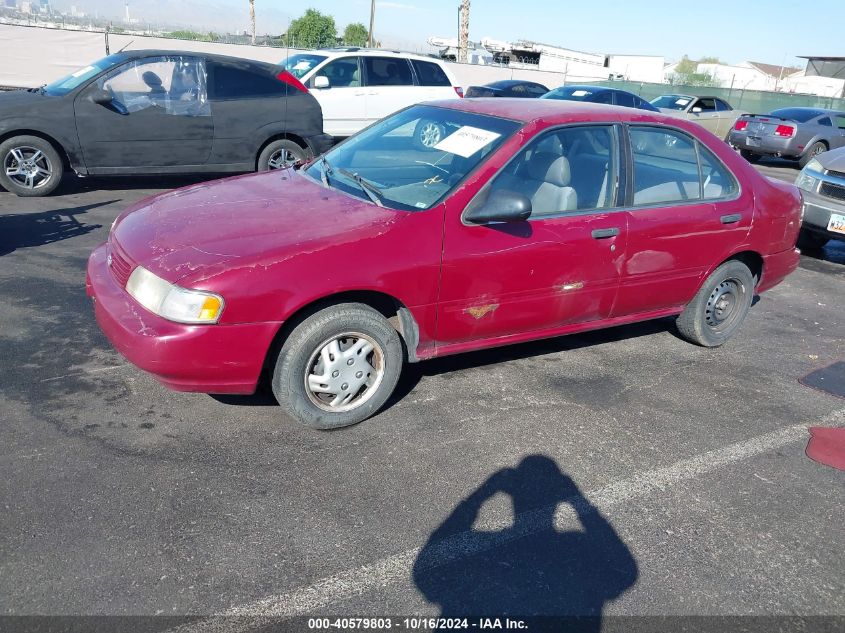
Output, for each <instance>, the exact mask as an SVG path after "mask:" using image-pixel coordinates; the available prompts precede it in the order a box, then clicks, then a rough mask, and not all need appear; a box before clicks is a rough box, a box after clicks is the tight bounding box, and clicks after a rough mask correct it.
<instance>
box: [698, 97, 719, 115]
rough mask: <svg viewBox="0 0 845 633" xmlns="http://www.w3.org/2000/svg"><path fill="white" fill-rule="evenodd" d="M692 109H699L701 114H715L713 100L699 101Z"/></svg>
mask: <svg viewBox="0 0 845 633" xmlns="http://www.w3.org/2000/svg"><path fill="white" fill-rule="evenodd" d="M693 107H695V108H701V111H702V112H715V111H716V103H715V101H714V100H713V99H699V100H698V102H697V103H696V104H695V106H693Z"/></svg>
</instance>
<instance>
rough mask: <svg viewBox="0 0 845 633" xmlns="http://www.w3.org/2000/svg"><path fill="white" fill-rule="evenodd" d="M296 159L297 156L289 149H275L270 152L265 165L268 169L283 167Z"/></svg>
mask: <svg viewBox="0 0 845 633" xmlns="http://www.w3.org/2000/svg"><path fill="white" fill-rule="evenodd" d="M298 160H299V158H297V157H296V156H295V155H294V153H293V152H291V151H290V150H287V149H277V150H276V151H275V152H273V153H272V154H270V160H269V161H267V166H268V167H269V168H270V169H283V168H285V167H290V166H291V165H293V164H295V163H296V161H298Z"/></svg>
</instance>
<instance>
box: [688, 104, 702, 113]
mask: <svg viewBox="0 0 845 633" xmlns="http://www.w3.org/2000/svg"><path fill="white" fill-rule="evenodd" d="M690 112H692V113H693V114H698V113H699V112H701V108H699V107H698V106H696V107H694V108H693V109H692V110H690Z"/></svg>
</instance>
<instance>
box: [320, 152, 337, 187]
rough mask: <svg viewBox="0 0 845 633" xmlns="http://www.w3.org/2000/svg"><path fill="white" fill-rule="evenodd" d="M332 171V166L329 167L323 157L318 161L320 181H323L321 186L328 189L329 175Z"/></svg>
mask: <svg viewBox="0 0 845 633" xmlns="http://www.w3.org/2000/svg"><path fill="white" fill-rule="evenodd" d="M332 171H334V170H333V169H332V166H331V165H329V161H328V160H327V159H326V157H325V156H323V157H322V158H321V159H320V180H322V181H323V184H324V185H325V186H326V187H328V186H329V174H330V173H332Z"/></svg>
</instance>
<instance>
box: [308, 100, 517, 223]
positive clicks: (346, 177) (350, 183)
mask: <svg viewBox="0 0 845 633" xmlns="http://www.w3.org/2000/svg"><path fill="white" fill-rule="evenodd" d="M520 127H521V124H520V123H518V122H516V121H511V120H508V119H502V118H499V117H491V116H485V115H480V114H474V113H471V112H461V111H459V110H452V109H449V108H436V107H433V106H422V105H419V106H413V107H411V108H408V109H406V110H402V111H401V112H397V113H396V114H394V115H392V116H389V117H387V118H385V119H382V120H381V121H379V122H378V123H376V124H375V125H373V126H371V127H369V128H367V129H366V130H364V131H363V132H360V133H359V134H357V135H356V136H353V137H351V138H350V139H349V140H347V141H346V142H344V143H342V144H340V145H338V146H337V147H335V148H333V149H331V150H329V152H328V153H326V154H325V160H322V159H317V160H316V161H314V162H313V163H311V165H309V166H308V167H307V168H306V169H305V174H306V176H308V177H309V178H312V179H314V180H316V181H317V182H323V183H324V184H325V183H327V184H328V186H329V187H331V188H333V189H339V190H341V191H344V192H346V193H348V194H350V195H353V196H356V197H358V198H361V199H363V200H366V201H370V200H371V199H372V197H373V196H374V197H375V198H376V199H377V200H378V204H382V205H383V206H385V207H389V208H392V209H400V210H407V211H415V210H423V209H428V208H430V207H432V206H433V205H435V204H437V203H438V202H439V201H440V200H442V199H443V198H444V197H445V196H447V195H448V194H449V193H450V192H451V191H453V190H454V189H455V188H456V187H457V186H458V185H459V184H460V183H461V182H463V180H464V178H466V176H467V175H469V173H470V172H472V171H473V170H474V169H475V168H476V167H477V166H478V165H480V164H481V163H482V162H483V161H485V160H486V159H487V158H488V157H489V156H490V155H491V154H492V153H493V152H495V151H496V149H497V148H498V147H499V146H501V144H502V143H504V142H505V141H506V140H507V139H508V138H510V137H511V136H512V135H513V134H514V132H516V130H518V129H519V128H520ZM374 203H375V202H374Z"/></svg>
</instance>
